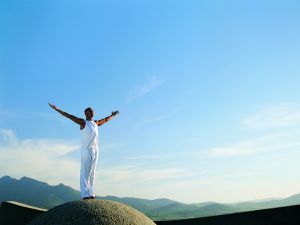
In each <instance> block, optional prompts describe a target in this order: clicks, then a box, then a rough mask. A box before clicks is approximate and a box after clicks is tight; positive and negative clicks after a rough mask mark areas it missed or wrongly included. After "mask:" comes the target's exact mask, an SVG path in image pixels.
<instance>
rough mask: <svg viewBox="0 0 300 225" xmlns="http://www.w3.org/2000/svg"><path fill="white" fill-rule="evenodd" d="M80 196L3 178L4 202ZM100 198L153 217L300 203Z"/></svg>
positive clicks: (49, 203)
mask: <svg viewBox="0 0 300 225" xmlns="http://www.w3.org/2000/svg"><path fill="white" fill-rule="evenodd" d="M79 199H80V192H79V191H77V190H74V189H73V188H71V187H69V186H65V185H64V184H59V185H55V186H51V185H48V184H47V183H45V182H41V181H38V180H34V179H32V178H29V177H22V178H21V179H19V180H17V179H14V178H11V177H9V176H4V177H2V178H0V202H1V201H17V202H22V203H25V204H28V205H32V206H36V207H40V208H46V209H50V208H53V207H55V206H57V205H60V204H63V203H66V202H70V201H74V200H79ZM97 199H104V200H112V201H116V202H121V203H125V204H127V205H130V206H132V207H134V208H136V209H137V210H139V211H141V212H143V213H144V214H146V215H147V216H149V217H150V218H151V219H153V220H171V219H184V218H197V217H205V216H213V215H221V214H228V213H235V212H243V211H252V210H257V209H265V208H274V207H281V206H288V205H297V204H300V194H296V195H293V196H291V197H288V198H285V199H276V200H266V201H253V202H241V203H235V204H220V203H216V202H204V203H194V204H184V203H181V202H178V201H173V200H170V199H166V198H161V199H155V200H148V199H140V198H130V197H126V198H120V197H115V196H106V197H100V196H97Z"/></svg>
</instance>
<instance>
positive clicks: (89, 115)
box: [84, 107, 94, 119]
mask: <svg viewBox="0 0 300 225" xmlns="http://www.w3.org/2000/svg"><path fill="white" fill-rule="evenodd" d="M84 114H85V117H86V118H87V119H92V118H93V116H94V110H93V109H92V108H91V107H88V108H86V109H85V110H84Z"/></svg>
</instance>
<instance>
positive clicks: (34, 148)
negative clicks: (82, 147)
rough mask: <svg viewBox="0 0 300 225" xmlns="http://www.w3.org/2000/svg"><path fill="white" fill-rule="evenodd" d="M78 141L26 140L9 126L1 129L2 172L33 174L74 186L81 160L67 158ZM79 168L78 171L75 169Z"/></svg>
mask: <svg viewBox="0 0 300 225" xmlns="http://www.w3.org/2000/svg"><path fill="white" fill-rule="evenodd" d="M74 150H78V151H79V146H78V144H77V143H74V142H72V141H66V140H60V139H23V140H20V139H18V138H17V137H16V135H15V134H14V132H13V131H12V130H9V129H1V130H0V171H1V173H2V174H3V175H10V176H13V177H17V178H19V177H22V176H29V177H32V178H35V179H39V180H42V181H46V182H48V183H50V184H57V183H65V184H67V185H74V183H75V182H74V181H77V180H78V179H79V178H78V175H79V168H80V161H79V159H78V161H77V162H76V161H74V160H69V159H68V158H67V157H65V155H66V154H68V153H69V152H71V151H74ZM74 171H77V172H74Z"/></svg>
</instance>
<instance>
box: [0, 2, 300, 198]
mask: <svg viewBox="0 0 300 225" xmlns="http://www.w3.org/2000/svg"><path fill="white" fill-rule="evenodd" d="M299 6H300V4H299V3H298V2H297V1H142V2H141V1H126V2H125V1H86V2H85V3H83V2H82V1H67V0H62V1H61V0H60V1H36V0H32V1H20V0H12V1H2V2H1V3H0V21H1V22H0V27H1V29H0V94H1V98H0V131H1V132H0V142H1V145H0V156H1V157H0V176H2V175H10V176H13V177H16V178H20V177H22V176H29V177H33V178H36V179H39V180H43V181H45V182H48V183H50V184H53V185H54V184H58V183H64V184H66V185H70V186H72V187H74V188H76V189H79V167H80V164H79V163H80V132H79V128H78V126H77V125H76V124H73V123H72V122H71V121H68V120H67V119H65V118H63V117H62V116H60V115H59V114H57V113H56V112H55V111H53V110H52V109H51V108H50V107H49V106H48V105H47V103H48V102H51V103H53V104H55V105H57V106H58V107H59V108H61V109H62V110H65V111H67V112H69V113H71V114H74V115H76V116H78V117H83V116H84V114H83V110H84V109H85V108H86V107H88V106H91V107H93V108H94V110H95V113H96V115H95V118H96V119H98V118H103V117H105V116H107V115H109V114H110V113H111V111H113V110H119V111H120V114H119V116H118V117H117V118H115V119H114V120H112V121H110V122H109V123H107V124H105V125H103V126H102V127H100V128H99V132H100V135H101V136H100V151H101V153H100V160H99V165H98V169H97V178H96V182H97V194H98V195H117V196H133V197H141V198H150V199H153V198H160V197H167V198H171V199H174V200H179V201H183V202H201V201H220V202H235V201H244V200H252V199H261V198H269V197H286V196H289V195H292V194H296V193H299V192H300V182H299V180H300V175H299V174H298V171H299V170H300V167H299V165H298V162H299V159H300V153H299V146H300V141H299V140H300V139H299V134H300V104H299V97H300V92H299V82H300V76H299V60H300V54H299V52H300V44H299V38H298V37H299V35H300V33H299V29H298V28H299V26H300V16H299V13H298V12H299Z"/></svg>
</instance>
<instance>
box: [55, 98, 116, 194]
mask: <svg viewBox="0 0 300 225" xmlns="http://www.w3.org/2000/svg"><path fill="white" fill-rule="evenodd" d="M49 106H50V107H51V108H53V109H54V110H56V111H57V112H59V113H60V114H61V115H63V116H65V117H67V118H69V119H70V120H72V121H73V122H75V123H77V124H78V125H79V126H80V130H81V134H82V142H81V167H80V191H81V198H83V199H94V198H96V195H95V189H94V184H95V173H96V166H97V162H98V154H99V153H98V151H99V150H98V126H101V125H103V124H104V123H106V122H107V121H109V120H111V119H112V118H113V117H114V116H116V115H117V114H118V113H119V111H114V112H112V113H111V115H110V116H107V117H105V118H103V119H101V120H93V117H94V111H93V109H92V108H90V107H89V108H86V109H85V110H84V114H85V117H86V119H85V120H84V119H82V118H78V117H76V116H73V115H71V114H69V113H66V112H64V111H62V110H60V109H59V108H57V107H56V106H55V105H52V104H50V103H49Z"/></svg>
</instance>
